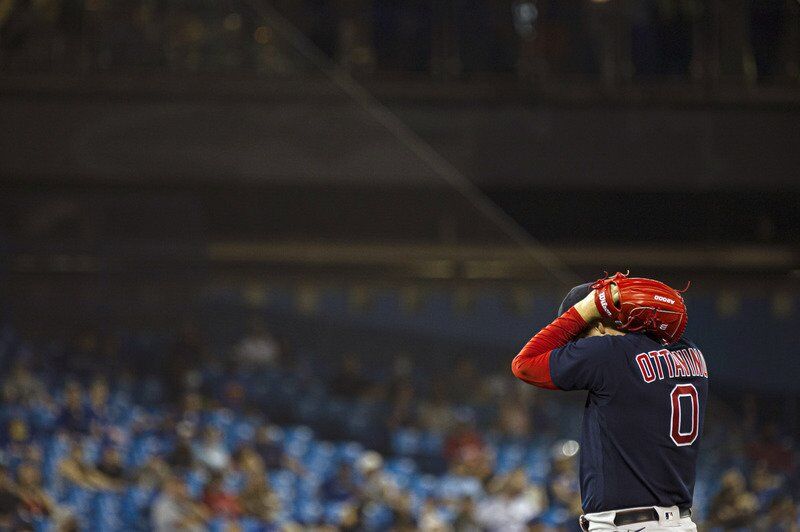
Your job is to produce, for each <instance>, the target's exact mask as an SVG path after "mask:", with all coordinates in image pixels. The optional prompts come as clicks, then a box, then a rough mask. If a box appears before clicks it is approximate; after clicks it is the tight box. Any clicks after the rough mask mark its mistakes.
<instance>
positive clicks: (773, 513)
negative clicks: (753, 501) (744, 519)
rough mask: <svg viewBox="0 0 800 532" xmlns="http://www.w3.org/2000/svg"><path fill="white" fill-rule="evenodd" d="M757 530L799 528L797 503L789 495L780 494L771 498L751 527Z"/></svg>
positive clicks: (781, 530)
mask: <svg viewBox="0 0 800 532" xmlns="http://www.w3.org/2000/svg"><path fill="white" fill-rule="evenodd" d="M753 528H754V529H755V530H758V531H762V530H763V531H766V532H772V531H780V532H783V531H787V532H797V531H798V530H800V520H798V510H797V505H796V504H795V503H794V501H793V500H792V497H791V496H790V495H782V496H779V497H776V498H774V499H772V501H771V502H770V504H769V505H768V506H767V507H766V508H764V509H763V510H762V512H761V516H760V517H759V518H758V519H757V520H756V522H755V526H754V527H753Z"/></svg>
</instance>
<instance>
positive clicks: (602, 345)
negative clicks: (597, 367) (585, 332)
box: [571, 334, 638, 357]
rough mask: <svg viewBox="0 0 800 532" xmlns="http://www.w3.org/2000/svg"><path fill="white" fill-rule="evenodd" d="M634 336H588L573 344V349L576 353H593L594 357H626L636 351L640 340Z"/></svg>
mask: <svg viewBox="0 0 800 532" xmlns="http://www.w3.org/2000/svg"><path fill="white" fill-rule="evenodd" d="M633 336H638V335H633V334H619V335H617V334H604V335H602V336H587V337H586V338H579V339H578V340H575V341H574V342H572V343H571V348H572V349H574V350H576V351H583V352H587V353H592V355H593V356H607V357H612V356H615V355H624V354H625V353H627V352H629V351H631V350H635V349H636V348H635V347H634V346H635V345H636V344H637V343H638V340H637V339H636V338H633Z"/></svg>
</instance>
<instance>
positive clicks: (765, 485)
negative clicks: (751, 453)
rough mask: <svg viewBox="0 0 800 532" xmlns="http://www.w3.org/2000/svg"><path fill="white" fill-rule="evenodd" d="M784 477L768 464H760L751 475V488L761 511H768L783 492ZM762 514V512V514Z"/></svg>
mask: <svg viewBox="0 0 800 532" xmlns="http://www.w3.org/2000/svg"><path fill="white" fill-rule="evenodd" d="M783 484H784V477H783V476H782V475H779V474H777V473H774V472H773V471H771V470H770V468H769V466H768V465H767V463H766V462H764V461H761V462H758V463H757V464H756V465H755V467H754V468H753V470H752V472H751V473H750V487H751V488H752V490H753V495H755V496H756V498H757V499H758V507H759V509H760V510H766V509H767V508H769V507H770V506H771V504H772V501H773V500H774V499H775V498H777V497H778V496H780V495H781V493H782V491H783V487H784V486H783ZM760 513H761V512H760Z"/></svg>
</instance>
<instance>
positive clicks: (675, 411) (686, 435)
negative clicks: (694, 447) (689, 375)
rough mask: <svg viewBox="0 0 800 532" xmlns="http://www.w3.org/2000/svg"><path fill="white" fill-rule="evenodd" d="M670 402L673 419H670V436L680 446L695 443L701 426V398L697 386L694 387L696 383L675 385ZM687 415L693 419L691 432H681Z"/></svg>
mask: <svg viewBox="0 0 800 532" xmlns="http://www.w3.org/2000/svg"><path fill="white" fill-rule="evenodd" d="M681 398H689V400H688V401H685V400H684V401H681ZM670 402H671V405H672V419H671V420H670V434H669V437H670V438H671V439H672V441H673V442H674V443H675V445H677V446H678V447H683V446H685V445H691V444H693V443H694V440H696V439H697V433H698V432H699V428H700V400H699V399H698V398H697V388H695V387H694V384H677V385H675V387H674V388H673V389H672V392H671V393H670ZM686 403H689V404H686ZM687 415H688V416H690V419H691V428H690V429H689V432H681V426H682V425H683V419H684V416H687Z"/></svg>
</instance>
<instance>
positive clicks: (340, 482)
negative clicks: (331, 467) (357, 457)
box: [321, 461, 358, 502]
mask: <svg viewBox="0 0 800 532" xmlns="http://www.w3.org/2000/svg"><path fill="white" fill-rule="evenodd" d="M321 493H322V498H323V499H324V500H325V501H333V502H345V501H348V500H353V499H355V498H356V496H357V495H358V486H357V485H356V482H355V478H354V476H353V468H352V467H350V464H349V463H348V462H345V461H343V462H342V463H340V464H339V467H338V468H337V469H336V473H335V474H334V475H333V476H332V477H330V478H329V479H328V480H326V481H325V482H324V483H323V484H322V491H321Z"/></svg>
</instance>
